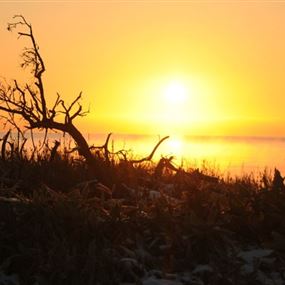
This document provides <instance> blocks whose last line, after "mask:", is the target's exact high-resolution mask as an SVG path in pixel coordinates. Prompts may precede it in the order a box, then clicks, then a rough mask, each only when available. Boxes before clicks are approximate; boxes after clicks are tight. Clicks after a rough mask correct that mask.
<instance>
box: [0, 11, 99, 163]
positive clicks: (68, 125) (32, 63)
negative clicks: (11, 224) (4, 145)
mask: <svg viewBox="0 0 285 285" xmlns="http://www.w3.org/2000/svg"><path fill="white" fill-rule="evenodd" d="M20 28H22V29H21V31H20ZM14 29H16V30H17V32H18V36H19V38H21V37H26V38H28V39H29V41H30V43H31V46H30V47H26V48H24V50H23V53H22V55H21V57H22V60H23V62H22V64H21V67H23V68H26V67H28V68H30V69H31V72H32V75H33V82H32V83H31V84H25V85H24V86H21V85H20V84H19V83H18V81H17V80H14V81H13V83H12V84H7V83H5V82H1V83H0V111H2V112H1V113H0V116H1V118H2V119H4V120H5V122H6V123H10V124H11V125H12V126H14V127H15V128H17V129H18V130H19V129H20V128H19V121H20V120H22V121H24V123H25V128H26V129H30V130H33V129H41V130H46V131H47V130H58V131H62V132H65V133H68V134H69V135H70V136H71V137H72V138H73V139H74V141H75V143H76V145H77V149H78V152H79V154H80V155H82V156H84V158H85V159H86V161H87V162H88V163H89V164H93V163H94V158H93V156H92V153H91V151H90V148H89V146H88V143H87V141H86V139H85V138H84V136H83V135H82V133H81V132H80V131H79V130H78V129H77V128H76V126H75V125H74V124H73V121H74V120H75V119H76V118H78V117H81V116H84V115H85V114H86V112H84V111H83V109H82V105H81V104H80V99H81V94H82V93H81V92H80V94H79V95H78V96H77V97H76V98H75V99H74V101H73V102H72V103H71V104H70V105H69V106H68V105H67V104H66V103H65V101H64V100H63V99H62V98H61V96H60V95H59V94H57V98H56V100H55V102H54V103H53V105H52V106H51V107H48V106H47V102H46V94H45V88H44V83H43V74H44V72H45V63H44V61H43V58H42V56H41V54H40V51H39V46H38V44H37V42H36V39H35V37H34V34H33V29H32V25H31V24H29V23H28V22H27V21H26V19H25V18H24V17H23V16H22V15H16V16H14V22H12V23H9V24H8V30H9V31H12V30H14ZM58 115H61V116H59V117H60V118H61V120H60V119H59V117H58Z"/></svg>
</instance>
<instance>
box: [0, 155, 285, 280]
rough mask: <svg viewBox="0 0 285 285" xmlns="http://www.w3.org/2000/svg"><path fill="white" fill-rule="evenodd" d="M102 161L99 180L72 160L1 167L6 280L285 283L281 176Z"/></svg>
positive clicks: (0, 265) (1, 256)
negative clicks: (247, 257)
mask: <svg viewBox="0 0 285 285" xmlns="http://www.w3.org/2000/svg"><path fill="white" fill-rule="evenodd" d="M98 159H99V158H98ZM100 163H101V169H102V171H101V173H100V175H101V176H100V177H97V178H99V179H100V182H99V181H98V180H96V179H94V175H93V173H91V172H90V171H89V170H88V169H87V168H86V166H85V163H84V162H83V161H80V160H74V159H73V158H71V157H70V156H68V155H66V154H61V155H59V156H58V157H57V159H55V160H53V161H50V159H49V151H43V152H42V153H41V154H40V153H38V154H37V159H31V158H29V159H28V158H27V157H25V156H21V157H20V156H13V157H11V156H9V155H8V156H7V157H6V159H5V160H3V159H2V160H0V197H1V198H0V204H1V205H0V217H1V218H0V276H1V274H2V275H3V276H4V275H5V276H6V277H7V276H14V275H13V274H15V276H17V278H16V279H15V280H16V281H14V282H18V283H15V284H41V285H44V284H121V283H122V282H131V284H141V283H142V280H143V278H144V277H145V276H148V275H152V276H156V277H157V278H166V279H167V278H176V279H179V280H180V282H181V283H182V284H274V283H273V282H275V281H274V280H275V279H274V278H275V277H276V275H278V276H279V277H278V278H279V279H280V280H281V281H282V282H285V281H284V276H283V275H282V274H283V272H284V269H285V263H284V258H285V220H284V216H285V190H284V184H283V180H282V179H281V178H282V177H281V175H280V173H278V172H277V171H276V172H275V176H274V177H273V178H272V177H269V176H268V175H266V174H265V175H264V176H263V177H262V179H260V180H257V179H256V178H253V177H251V176H244V177H241V178H234V179H233V178H231V179H227V181H224V180H223V179H221V178H219V177H214V176H210V175H206V174H203V173H201V172H200V171H198V170H191V171H183V170H176V171H174V170H171V169H169V168H167V167H166V168H165V169H163V171H162V172H161V173H160V174H159V175H157V172H156V171H155V170H156V167H157V165H155V164H152V165H151V164H138V165H137V166H134V165H132V164H130V163H128V162H127V161H124V162H120V163H119V162H115V161H113V162H112V163H111V164H110V163H108V164H106V163H105V161H104V159H102V158H101V160H100ZM97 175H98V174H97ZM252 249H259V250H264V249H271V250H272V251H270V252H269V253H268V254H267V255H268V256H265V257H256V258H255V259H254V261H253V264H247V263H246V261H244V260H243V258H242V255H241V252H244V251H250V250H252ZM201 265H207V266H208V267H205V268H206V269H207V268H208V269H207V270H204V271H203V270H200V271H199V270H198V269H197V268H200V267H199V266H201ZM246 266H251V267H252V268H251V270H248V271H246V270H245V269H246V268H247V267H246ZM247 269H248V268H247ZM186 273H187V274H188V275H189V276H190V277H189V276H188V277H187V278H186V277H185V276H186V275H185V274H186ZM262 274H263V275H262ZM274 274H275V275H274ZM260 276H263V277H264V278H263V279H262V278H261V277H260ZM274 276H275V277H274ZM195 278H196V279H195ZM266 278H267V279H266ZM194 279H195V280H196V281H195V280H194ZM3 280H4V279H3ZM197 280H198V281H199V282H200V283H194V281H195V282H198V281H197ZM262 280H265V281H266V282H269V281H270V280H273V281H272V283H262V282H263V281H262ZM268 280H269V281H268ZM265 281H264V282H265ZM3 282H4V281H3ZM0 284H2V283H1V278H0ZM3 284H5V283H3ZM11 284H12V283H11ZM280 284H282V283H280Z"/></svg>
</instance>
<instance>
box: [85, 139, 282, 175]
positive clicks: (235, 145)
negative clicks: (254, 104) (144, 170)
mask: <svg viewBox="0 0 285 285" xmlns="http://www.w3.org/2000/svg"><path fill="white" fill-rule="evenodd" d="M105 137H106V136H102V135H89V141H90V142H97V143H95V145H100V143H99V142H101V144H103V143H104V140H105ZM160 138H161V137H160ZM160 138H159V137H158V136H143V135H114V136H113V137H112V139H113V144H114V149H115V150H119V149H127V150H131V152H132V154H133V155H134V156H135V157H138V158H139V157H143V156H146V155H147V154H149V153H150V152H151V151H152V149H153V148H154V146H155V145H156V143H157V142H158V141H159V139H160ZM161 156H174V157H175V163H176V165H177V166H180V165H181V164H182V165H183V166H185V167H192V168H195V167H199V168H202V167H205V166H206V167H208V168H210V169H212V170H213V171H216V172H218V173H219V174H222V175H227V174H228V173H229V174H231V175H243V174H250V173H253V174H255V175H258V174H260V173H262V172H264V170H265V169H267V171H268V172H270V171H271V172H272V171H274V168H278V169H279V170H280V171H281V173H283V174H285V138H282V137H279V138H276V137H234V136H231V137H229V136H228V137H211V136H184V137H182V136H180V137H175V136H173V137H170V138H169V139H168V140H166V141H164V142H163V143H162V144H161V146H160V147H159V148H158V150H157V152H156V153H155V156H154V160H158V159H159V158H160V157H161Z"/></svg>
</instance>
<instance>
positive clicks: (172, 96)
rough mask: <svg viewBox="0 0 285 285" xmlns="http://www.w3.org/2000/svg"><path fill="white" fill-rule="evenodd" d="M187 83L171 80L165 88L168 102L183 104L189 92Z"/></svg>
mask: <svg viewBox="0 0 285 285" xmlns="http://www.w3.org/2000/svg"><path fill="white" fill-rule="evenodd" d="M187 91H188V90H187V89H186V87H185V85H183V84H182V83H181V82H179V81H172V82H170V83H169V84H168V85H167V86H166V88H165V90H164V96H165V99H166V101H167V102H169V103H173V104H182V103H184V102H185V101H186V99H187V93H188V92H187Z"/></svg>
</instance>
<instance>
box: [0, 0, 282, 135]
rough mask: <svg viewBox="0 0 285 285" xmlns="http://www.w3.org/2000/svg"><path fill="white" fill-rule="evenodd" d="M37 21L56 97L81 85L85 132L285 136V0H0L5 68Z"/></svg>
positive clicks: (10, 72) (10, 71)
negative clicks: (20, 34)
mask: <svg viewBox="0 0 285 285" xmlns="http://www.w3.org/2000/svg"><path fill="white" fill-rule="evenodd" d="M15 14H22V15H24V16H25V17H26V19H27V20H28V21H29V22H31V23H32V25H33V28H34V33H35V35H36V37H37V40H38V43H39V45H40V51H41V53H42V56H43V58H44V60H45V62H46V69H47V72H46V74H45V84H46V90H47V94H48V97H49V98H50V99H52V98H54V97H55V94H56V92H59V93H60V94H61V95H62V96H63V97H64V98H66V100H67V101H69V102H70V101H71V100H72V98H74V97H75V96H77V95H78V93H79V92H80V91H83V95H84V98H83V102H84V105H85V106H86V107H88V106H90V114H89V115H88V116H87V117H85V118H83V119H80V120H78V121H77V125H78V126H79V127H80V128H81V129H82V130H84V131H85V132H99V133H105V132H117V133H151V134H161V135H164V134H167V135H168V134H169V135H171V134H173V133H175V134H177V133H179V134H194V135H195V134H198V135H202V134H204V135H262V136H266V135H272V136H284V135H285V115H284V113H285V1H284V2H283V1H258V0H256V1H250V0H249V1H245V0H244V1H231V0H229V1H186V0H185V1H179V0H178V1H174V0H173V1H163V0H161V1H155V0H153V1H147V0H146V1H143V0H139V1H136V0H133V1H132V0H129V1H116V0H114V1H108V0H105V1H79V0H78V1H40V0H39V1H35V2H32V1H14V2H13V1H2V0H0V39H1V44H0V52H1V63H0V76H2V77H5V78H8V79H9V78H15V77H16V78H22V77H21V73H22V71H21V70H20V68H19V65H20V57H19V54H20V51H21V49H22V48H23V47H24V45H25V43H26V42H25V41H24V40H17V36H16V34H15V33H9V32H8V31H7V30H6V26H7V23H8V22H9V21H10V20H11V18H12V16H13V15H15Z"/></svg>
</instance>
